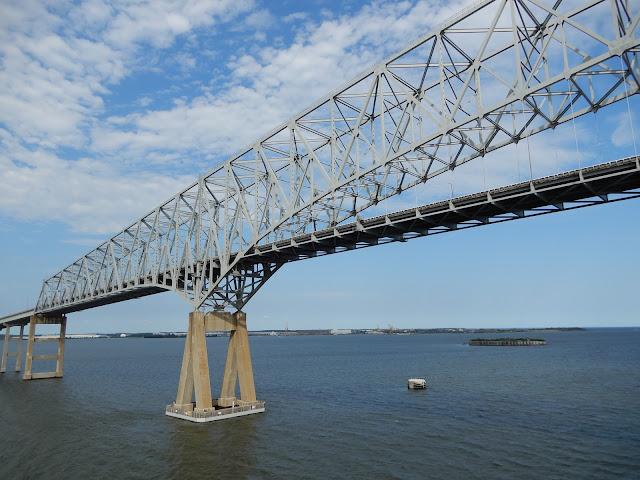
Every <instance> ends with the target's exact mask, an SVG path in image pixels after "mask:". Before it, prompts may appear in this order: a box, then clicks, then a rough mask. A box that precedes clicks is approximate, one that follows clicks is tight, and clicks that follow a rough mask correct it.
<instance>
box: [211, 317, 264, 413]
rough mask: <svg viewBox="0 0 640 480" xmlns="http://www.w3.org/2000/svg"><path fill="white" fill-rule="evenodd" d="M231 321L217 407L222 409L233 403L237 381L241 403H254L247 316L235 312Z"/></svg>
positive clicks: (254, 393) (254, 395) (254, 391)
mask: <svg viewBox="0 0 640 480" xmlns="http://www.w3.org/2000/svg"><path fill="white" fill-rule="evenodd" d="M232 321H233V324H232V327H231V335H230V336H229V346H228V348H227V362H226V364H225V367H224V377H223V379H222V391H221V392H220V398H219V399H218V405H219V406H222V407H229V406H232V405H233V403H234V402H235V400H236V398H235V396H236V386H237V384H238V381H239V383H240V400H242V401H243V402H255V401H256V388H255V384H254V381H253V366H252V365H251V352H250V350H249V334H248V332H247V315H246V314H245V313H244V312H236V313H234V314H233V316H232Z"/></svg>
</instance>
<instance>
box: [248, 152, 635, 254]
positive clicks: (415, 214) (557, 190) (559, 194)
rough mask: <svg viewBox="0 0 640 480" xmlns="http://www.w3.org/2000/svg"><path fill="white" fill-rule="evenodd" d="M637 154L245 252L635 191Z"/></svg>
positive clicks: (381, 235)
mask: <svg viewBox="0 0 640 480" xmlns="http://www.w3.org/2000/svg"><path fill="white" fill-rule="evenodd" d="M639 158H640V157H637V156H636V157H629V158H625V159H622V160H617V161H614V162H609V163H605V164H600V165H596V166H593V167H587V168H584V169H581V170H574V171H570V172H566V173H562V174H558V175H553V176H549V177H544V178H540V179H536V180H533V181H528V182H522V183H518V184H515V185H510V186H506V187H502V188H499V189H495V190H488V191H485V192H480V193H476V194H473V195H466V196H463V197H457V198H452V199H450V200H448V201H441V202H437V203H432V204H429V205H424V206H420V207H416V208H412V209H407V210H403V211H400V212H395V213H391V214H388V215H383V216H378V217H374V218H370V219H365V220H358V221H356V222H353V223H349V224H345V225H341V226H338V227H335V228H331V229H325V230H321V231H318V232H314V233H310V234H306V235H300V236H297V237H294V238H292V239H290V240H284V241H281V242H276V243H273V244H271V245H266V246H262V247H256V248H254V249H253V250H251V251H250V252H248V253H247V254H246V255H245V256H246V257H248V258H257V259H259V260H261V261H270V262H276V263H277V262H280V263H284V262H290V261H296V260H303V259H306V258H312V257H315V256H319V255H326V254H331V253H337V252H342V251H345V250H352V249H355V248H362V247H369V246H374V245H380V244H383V243H389V242H397V241H406V240H409V239H412V238H417V237H422V236H426V235H433V234H438V233H445V232H450V231H453V230H461V229H464V228H470V227H478V226H482V225H489V224H492V223H497V222H504V221H507V220H516V219H519V218H526V217H530V216H535V215H543V214H547V213H554V212H560V211H564V210H571V209H575V208H581V207H586V206H590V205H597V204H602V203H608V202H614V201H620V200H626V199H631V198H638V197H640V160H639Z"/></svg>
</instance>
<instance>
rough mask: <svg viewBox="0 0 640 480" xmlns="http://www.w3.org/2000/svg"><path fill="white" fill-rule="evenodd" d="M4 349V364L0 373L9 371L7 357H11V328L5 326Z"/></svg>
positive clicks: (0, 368)
mask: <svg viewBox="0 0 640 480" xmlns="http://www.w3.org/2000/svg"><path fill="white" fill-rule="evenodd" d="M5 330H6V331H5V332H4V347H3V349H2V364H1V365H0V373H5V372H6V371H7V356H8V355H9V339H10V338H11V327H10V326H9V325H5Z"/></svg>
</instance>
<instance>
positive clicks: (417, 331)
mask: <svg viewBox="0 0 640 480" xmlns="http://www.w3.org/2000/svg"><path fill="white" fill-rule="evenodd" d="M586 330H588V329H587V328H583V327H545V328H505V329H501V328H407V329H401V328H391V329H352V330H347V329H341V330H336V329H332V330H256V331H250V332H249V335H250V336H297V335H425V334H441V333H445V334H501V335H502V334H506V333H529V332H531V333H543V332H581V331H586ZM186 335H187V333H186V332H140V333H129V332H116V333H95V334H67V335H66V336H65V338H66V339H70V340H72V339H76V338H82V339H87V338H184V337H186ZM12 336H13V335H12ZM207 336H208V337H228V336H229V333H228V332H207ZM38 337H57V335H38Z"/></svg>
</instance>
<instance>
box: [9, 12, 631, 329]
mask: <svg viewBox="0 0 640 480" xmlns="http://www.w3.org/2000/svg"><path fill="white" fill-rule="evenodd" d="M471 3H472V2H469V1H464V0H462V1H447V0H425V1H421V0H407V1H392V0H373V1H363V0H358V1H355V0H341V1H336V0H316V1H306V2H298V1H286V0H283V1H279V2H269V1H261V0H182V1H169V0H154V1H132V0H115V1H108V2H107V1H101V0H89V1H64V0H55V1H46V0H40V1H30V0H5V1H3V2H2V4H1V5H0V316H2V315H5V314H10V313H14V312H17V311H20V310H24V309H27V308H32V307H33V306H35V303H36V301H37V297H38V295H39V292H40V289H41V287H42V282H43V280H44V279H45V278H48V277H49V276H51V275H53V274H55V273H56V272H58V271H59V270H61V269H62V268H64V267H65V266H67V265H69V264H70V263H72V262H73V261H75V260H76V259H77V258H79V257H81V256H82V255H83V254H85V253H86V252H87V251H89V250H90V249H92V248H94V247H96V246H97V245H99V244H100V243H101V242H102V241H104V240H105V239H107V238H108V237H109V236H111V235H113V234H114V233H117V232H118V231H120V230H122V229H123V228H125V227H126V226H128V225H129V224H131V223H132V222H133V221H135V220H136V219H138V218H139V217H141V216H142V215H143V214H145V213H147V212H148V211H150V210H152V209H153V208H155V206H156V205H157V204H159V203H160V202H162V201H164V200H166V199H167V198H169V197H170V196H172V195H173V194H175V193H176V192H177V191H179V190H180V189H182V188H184V187H186V186H188V185H190V184H191V183H193V182H194V181H195V180H196V179H197V178H198V175H200V174H203V173H204V172H207V171H209V170H211V169H212V168H214V167H215V166H217V165H220V164H221V163H223V162H224V161H225V160H226V159H227V158H228V157H229V156H231V155H232V154H234V153H236V152H237V151H239V150H240V149H241V148H242V147H243V146H245V145H247V144H248V143H249V142H250V141H252V140H254V139H255V138H257V137H259V136H260V135H261V134H263V133H265V132H267V131H269V130H271V129H272V128H273V127H275V126H277V125H278V124H279V123H281V122H282V121H284V120H285V119H287V118H289V117H290V116H291V115H292V114H294V113H296V112H298V111H300V110H302V109H303V108H304V107H306V106H307V105H309V104H311V103H312V102H313V101H315V100H316V99H318V98H321V97H322V96H324V95H325V94H327V93H328V92H330V91H332V90H333V89H334V88H336V87H338V86H340V85H341V84H343V83H345V82H347V81H349V80H350V79H351V78H353V77H355V76H356V75H357V74H358V73H359V72H361V71H362V70H363V69H365V68H368V67H369V66H371V65H373V64H375V63H376V62H378V61H380V60H381V59H382V58H384V57H385V56H387V55H389V54H390V53H392V52H394V51H396V50H397V49H399V48H400V47H402V46H403V45H404V44H406V43H407V42H409V41H411V40H413V39H414V38H416V37H418V36H420V35H422V34H424V33H426V32H427V31H428V30H429V29H430V28H431V27H433V26H435V25H437V24H438V23H440V22H441V21H443V20H445V19H447V18H448V17H450V16H451V15H453V14H455V13H456V12H457V11H459V10H461V9H462V8H464V7H465V6H467V5H469V4H471ZM637 107H638V101H637V99H636V98H632V99H631V100H630V102H629V103H628V104H623V102H620V104H619V105H617V106H615V107H612V108H610V109H604V110H603V111H601V112H599V113H597V114H596V115H595V116H594V115H591V116H590V118H588V119H583V120H580V121H578V122H575V123H574V124H572V125H571V126H570V128H567V129H565V130H564V131H561V132H559V133H558V132H556V133H554V134H553V135H550V134H548V135H546V136H545V135H542V134H541V135H539V136H534V137H532V138H531V140H530V143H528V144H527V146H526V147H525V146H524V145H522V144H521V145H520V146H517V147H516V146H514V147H513V148H511V149H510V150H508V149H505V151H503V152H501V153H498V152H497V153H498V154H497V155H496V156H495V157H494V159H491V158H489V159H488V160H487V162H488V163H489V164H490V166H489V167H488V171H489V180H488V181H489V183H490V184H491V185H494V186H499V185H502V184H504V183H505V182H506V181H507V180H509V181H510V180H514V181H515V180H517V179H518V178H515V177H516V176H518V177H519V176H520V175H521V174H522V175H524V174H523V173H522V172H521V170H524V169H525V164H526V161H527V160H526V157H527V156H528V155H529V156H530V157H533V158H534V160H533V162H534V165H535V167H534V169H535V168H539V169H540V171H541V172H544V173H545V174H546V173H549V170H550V169H551V171H553V170H554V169H557V171H562V170H566V169H568V168H575V166H576V165H572V163H571V162H573V163H575V162H576V159H577V161H578V162H580V161H582V162H587V163H599V162H603V161H608V160H614V159H616V158H620V157H623V156H628V155H633V154H634V152H637V148H638V145H640V138H639V137H638V134H637V133H636V132H637V131H640V118H637V117H638V116H637V114H636V113H635V111H636V109H637ZM634 120H635V125H636V129H635V130H634V129H633V125H634V123H633V122H634ZM530 152H533V153H530ZM514 158H515V159H516V161H515V162H514V160H513V159H514ZM491 162H493V163H491ZM535 162H538V163H535ZM491 165H493V167H491ZM454 180H455V181H454V184H455V188H456V189H457V191H458V193H459V192H460V191H462V190H465V191H466V190H469V189H473V188H472V186H474V187H475V185H478V178H475V177H474V178H463V177H461V178H458V179H454ZM456 182H457V183H456ZM484 182H485V185H486V182H487V179H486V178H485V179H484ZM452 188H453V187H452ZM478 189H481V188H478ZM414 201H415V202H416V203H427V202H428V201H431V197H429V195H428V192H422V191H420V192H416V194H415V197H414V196H412V194H411V193H408V194H407V195H406V196H405V198H404V199H395V200H394V201H390V202H389V204H388V205H386V206H385V208H389V209H390V210H394V209H396V208H399V207H402V206H404V205H405V204H406V203H407V202H409V203H411V202H414ZM403 202H404V203H403ZM639 212H640V200H637V199H636V200H629V201H624V202H619V203H615V204H609V205H603V206H597V207H590V208H586V209H579V210H575V211H570V212H565V213H561V214H554V215H545V216H542V217H536V218H529V219H526V220H522V221H516V222H506V223H503V224H499V225H493V226H491V227H487V228H474V229H470V230H466V231H459V232H454V233H448V234H444V235H437V236H433V237H429V238H422V239H417V240H413V241H410V242H407V243H400V244H391V245H386V246H379V247H376V248H367V249H363V250H360V251H351V252H348V253H344V254H337V255H330V256H326V257H323V258H316V259H312V260H308V261H302V262H296V263H293V264H290V265H286V266H284V267H283V268H282V269H281V270H280V271H279V272H278V273H277V274H276V275H275V276H274V277H273V278H272V279H270V280H269V281H268V282H267V283H266V284H265V286H264V287H262V289H261V290H260V291H259V292H258V294H257V295H256V296H255V297H254V298H253V299H252V300H251V301H250V302H249V304H248V305H247V306H246V307H245V311H246V312H247V316H248V322H249V328H250V329H252V330H270V329H283V328H285V326H288V328H290V329H316V328H322V329H331V328H376V327H378V326H379V327H381V328H388V326H389V325H393V326H395V327H396V328H438V327H466V328H477V327H498V328H510V327H547V326H584V327H607V326H637V325H640V318H639V315H638V309H637V272H638V271H639V267H640V255H638V247H640V224H639V222H638V221H637V219H638V214H639ZM189 310H190V307H189V305H188V304H187V303H186V302H185V301H184V300H182V299H181V298H180V297H179V296H178V295H176V294H174V293H172V292H168V293H163V294H159V295H153V296H151V297H146V298H143V299H139V300H132V301H127V302H123V303H120V304H115V305H110V306H105V307H99V308H95V309H92V310H86V311H83V312H77V313H73V314H70V315H69V322H68V327H67V331H68V332H70V333H90V332H140V331H184V330H186V325H187V317H188V312H189Z"/></svg>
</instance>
